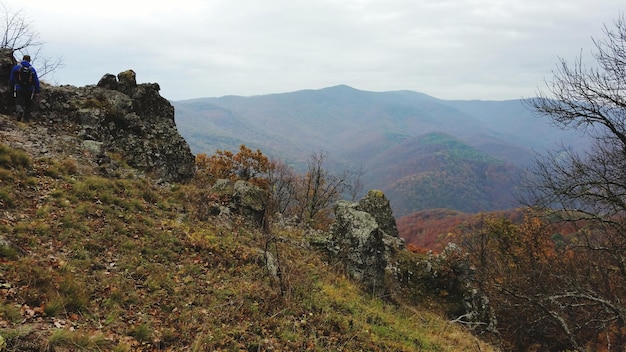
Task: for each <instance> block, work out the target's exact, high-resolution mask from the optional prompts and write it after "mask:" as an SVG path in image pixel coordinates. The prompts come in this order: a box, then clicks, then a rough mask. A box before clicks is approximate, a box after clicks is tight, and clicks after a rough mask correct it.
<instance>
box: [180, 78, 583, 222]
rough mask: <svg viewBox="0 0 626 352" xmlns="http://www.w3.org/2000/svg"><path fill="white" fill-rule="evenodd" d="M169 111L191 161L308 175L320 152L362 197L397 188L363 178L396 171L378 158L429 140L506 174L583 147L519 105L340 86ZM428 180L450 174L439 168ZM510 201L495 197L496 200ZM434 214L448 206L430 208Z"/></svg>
mask: <svg viewBox="0 0 626 352" xmlns="http://www.w3.org/2000/svg"><path fill="white" fill-rule="evenodd" d="M172 103H173V105H174V106H175V108H176V113H177V124H178V126H179V129H180V132H181V134H182V135H183V136H184V137H185V138H186V139H187V141H188V142H189V144H190V146H191V148H192V150H193V151H194V152H195V153H207V154H211V153H213V152H214V151H215V149H222V150H223V149H226V150H236V149H237V148H238V147H239V144H243V143H245V144H246V146H248V147H251V148H255V149H260V150H262V151H263V153H265V154H266V155H268V156H270V157H274V158H278V159H281V160H284V161H285V162H287V163H288V164H290V165H295V166H298V165H305V163H306V160H307V158H308V157H309V156H310V154H312V153H314V152H319V151H324V152H326V153H327V154H328V156H329V158H328V165H327V166H328V167H329V168H330V169H331V170H342V169H362V170H363V171H364V179H365V180H366V182H365V188H368V189H371V188H376V189H382V190H389V189H391V187H392V185H393V184H395V183H397V181H399V180H398V179H396V180H387V181H383V180H382V179H380V178H379V177H374V176H371V175H370V176H368V174H380V173H381V172H379V170H386V169H389V168H399V167H400V165H389V163H388V162H387V161H386V160H385V157H384V156H385V155H389V153H390V151H394V150H397V151H400V150H401V149H394V148H402V146H403V145H406V144H407V143H409V142H407V141H410V140H412V139H413V138H418V137H419V136H423V135H426V134H429V133H439V132H440V133H446V134H448V135H450V136H452V137H454V138H456V139H457V140H458V141H459V142H461V143H464V144H466V145H467V146H469V147H471V148H474V149H475V150H476V151H477V152H480V153H483V154H485V155H486V156H489V157H492V158H495V159H499V160H501V161H502V162H504V163H508V164H510V165H511V167H510V168H511V169H514V168H523V167H525V166H526V165H528V164H529V163H531V162H532V161H533V160H534V158H535V156H536V152H537V151H543V150H546V149H549V148H555V147H556V146H557V145H558V144H559V143H561V142H562V143H563V144H564V145H565V146H568V147H572V148H574V149H579V148H582V147H584V146H579V143H580V141H581V138H580V136H576V135H573V134H572V133H568V132H567V131H561V130H559V129H557V128H555V127H553V126H550V125H549V124H548V123H547V122H545V121H544V120H542V119H538V118H537V117H535V116H534V115H533V114H532V112H531V111H529V110H528V109H527V108H526V106H524V105H523V104H522V101H521V100H506V101H482V100H471V101H462V100H442V99H438V98H435V97H432V96H429V95H427V94H424V93H419V92H414V91H409V90H400V91H388V92H369V91H363V90H359V89H355V88H352V87H350V86H347V85H338V86H333V87H328V88H322V89H317V90H313V89H307V90H299V91H295V92H288V93H277V94H269V95H257V96H252V97H240V96H225V97H219V98H199V99H193V100H186V101H178V102H172ZM194 109H195V110H194ZM229 120H230V121H229ZM411 158H417V159H420V158H421V156H412V157H411ZM398 163H409V164H411V163H414V161H411V160H406V159H405V160H398ZM440 166H441V167H444V166H445V165H444V164H441V165H440ZM434 171H437V172H444V173H445V172H447V170H446V169H445V168H443V169H438V170H434ZM382 173H384V171H383V172H382ZM386 176H387V177H386V179H388V178H389V176H393V175H386ZM471 186H472V187H473V185H471ZM415 187H417V185H415V186H413V187H412V189H413V190H414V188H415ZM481 187H482V186H481ZM414 191H415V190H414ZM511 191H512V190H511V189H501V192H502V193H505V192H508V193H511ZM397 197H403V195H402V194H401V192H397V194H395V195H391V197H390V198H391V200H392V204H404V203H407V202H406V201H405V199H402V198H400V199H398V198H397ZM498 198H502V196H498ZM483 203H484V202H483ZM433 206H434V207H435V208H438V207H443V206H445V204H441V203H437V202H435V203H433ZM502 206H503V205H502V203H501V202H499V201H497V200H494V201H490V200H487V201H486V207H485V204H482V205H479V204H473V205H472V204H464V205H463V206H462V208H461V209H458V210H463V211H474V212H475V211H481V210H497V209H500V207H502ZM415 210H421V209H411V208H405V207H404V206H402V207H400V206H397V205H394V211H395V212H398V213H403V214H404V213H409V212H411V211H415Z"/></svg>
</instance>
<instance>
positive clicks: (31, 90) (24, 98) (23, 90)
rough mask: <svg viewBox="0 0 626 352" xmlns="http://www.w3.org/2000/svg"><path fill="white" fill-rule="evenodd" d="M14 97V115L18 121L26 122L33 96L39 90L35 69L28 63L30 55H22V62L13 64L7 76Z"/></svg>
mask: <svg viewBox="0 0 626 352" xmlns="http://www.w3.org/2000/svg"><path fill="white" fill-rule="evenodd" d="M9 81H10V82H11V86H12V87H13V97H15V115H16V117H17V120H18V121H22V119H24V122H28V120H29V119H30V112H31V109H32V106H33V98H35V95H36V94H39V92H41V87H40V86H39V77H38V76H37V71H35V68H34V67H33V66H32V65H31V64H30V55H24V58H23V59H22V62H20V63H19V64H17V65H15V66H14V67H13V70H11V76H10V78H9Z"/></svg>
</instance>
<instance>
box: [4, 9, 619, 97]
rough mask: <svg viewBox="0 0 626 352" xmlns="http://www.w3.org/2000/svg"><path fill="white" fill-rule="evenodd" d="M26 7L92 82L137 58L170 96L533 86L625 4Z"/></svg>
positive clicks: (451, 93) (490, 90)
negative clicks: (325, 89) (346, 87)
mask: <svg viewBox="0 0 626 352" xmlns="http://www.w3.org/2000/svg"><path fill="white" fill-rule="evenodd" d="M7 5H9V7H10V8H13V9H23V11H24V13H25V14H27V15H28V17H29V18H30V19H31V20H32V22H33V25H34V26H35V27H36V28H37V30H38V31H39V32H40V33H41V37H42V39H43V40H45V41H46V42H47V46H46V48H45V49H46V53H47V54H49V56H62V57H64V61H65V64H66V66H65V67H64V68H63V69H61V70H59V71H58V72H57V74H56V77H55V80H57V81H58V83H62V84H73V85H85V84H94V83H96V82H97V81H98V79H99V78H100V77H101V76H102V75H103V74H104V73H117V72H120V71H122V70H125V69H128V68H132V69H134V70H135V71H136V72H137V75H138V80H139V81H140V82H158V83H159V84H160V85H161V88H162V94H163V96H165V97H166V98H169V99H174V100H178V99H186V98H195V97H204V96H221V95H228V94H235V95H255V94H268V93H277V92H286V91H292V90H298V89H309V88H312V89H316V88H322V87H326V86H331V85H336V84H348V85H351V86H353V87H355V88H359V89H365V90H374V91H384V90H399V89H410V90H416V91H420V92H424V93H426V94H430V95H433V96H436V97H440V98H449V99H516V98H521V97H528V96H530V95H532V94H534V91H535V88H536V87H537V86H540V85H541V84H542V81H543V78H544V77H546V76H549V75H550V74H551V70H552V69H553V68H554V67H555V65H556V63H557V60H558V56H561V57H564V58H572V59H573V58H574V57H575V56H576V55H578V54H579V53H580V51H581V49H585V50H589V49H591V48H592V42H591V39H590V38H591V37H602V32H601V29H602V26H603V24H609V25H610V24H611V22H612V21H613V20H614V19H615V18H617V17H618V16H619V14H620V11H621V10H622V8H621V6H622V4H621V1H613V0H599V1H595V2H590V1H587V0H570V1H545V0H542V1H539V0H428V1H425V0H347V1H346V0H344V1H331V0H309V1H289V0H265V1H253V0H241V1H225V0H210V1H200V0H197V1H185V2H184V3H182V2H172V1H165V0H156V1H151V2H142V1H132V0H126V1H121V0H108V1H106V2H105V1H96V2H84V1H83V2H79V1H69V0H57V1H55V2H50V1H47V0H31V1H29V2H25V3H22V2H20V1H17V0H11V1H7Z"/></svg>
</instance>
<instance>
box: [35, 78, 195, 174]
mask: <svg viewBox="0 0 626 352" xmlns="http://www.w3.org/2000/svg"><path fill="white" fill-rule="evenodd" d="M159 90H160V87H159V85H158V84H154V83H151V84H150V83H147V84H137V83H136V81H135V73H134V72H133V71H130V70H129V71H125V72H122V73H120V74H119V75H118V77H117V78H116V77H115V76H113V75H111V74H106V75H104V76H103V77H102V79H101V80H100V82H99V83H98V85H97V86H86V87H80V88H77V87H73V86H60V87H44V89H42V93H41V95H40V97H39V99H38V100H37V101H36V108H35V118H34V120H35V121H37V120H40V121H43V122H48V123H54V124H68V123H69V124H72V125H74V126H75V128H76V130H77V131H76V133H77V134H78V136H79V137H81V138H82V139H83V140H84V141H85V145H88V146H89V149H91V150H92V151H94V152H96V153H95V154H96V155H98V154H99V155H100V159H102V155H103V154H105V152H109V153H114V154H119V155H121V156H122V159H123V160H125V161H126V162H127V163H128V164H129V165H130V166H132V167H135V168H137V169H139V170H142V171H145V172H147V173H149V174H152V175H154V176H156V177H158V178H161V179H162V180H164V181H168V182H169V181H185V180H187V179H189V178H190V177H192V176H193V173H194V171H195V160H194V156H193V154H191V150H190V148H189V145H188V144H187V142H186V141H185V140H184V139H183V138H182V136H181V135H180V134H179V133H178V130H177V129H176V124H175V122H174V107H173V106H172V105H171V104H170V103H169V102H168V101H167V100H166V99H165V98H163V97H161V96H160V94H159ZM37 114H39V116H37ZM98 151H99V152H98Z"/></svg>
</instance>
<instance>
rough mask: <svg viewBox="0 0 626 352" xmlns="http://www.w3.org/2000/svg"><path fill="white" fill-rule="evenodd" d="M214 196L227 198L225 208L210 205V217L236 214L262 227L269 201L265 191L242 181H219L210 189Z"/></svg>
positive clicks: (218, 205) (215, 204) (216, 204)
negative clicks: (211, 209)
mask: <svg viewBox="0 0 626 352" xmlns="http://www.w3.org/2000/svg"><path fill="white" fill-rule="evenodd" d="M211 190H212V191H213V192H215V193H216V194H218V195H220V196H222V197H226V198H228V200H229V201H228V202H226V203H225V204H227V207H226V206H224V205H221V204H218V203H214V204H213V205H210V204H209V206H211V207H212V208H213V209H214V210H213V211H212V212H209V213H210V214H212V215H230V214H237V215H241V216H243V217H244V218H246V219H248V220H250V221H251V222H252V223H253V224H254V225H256V226H262V225H263V221H264V219H265V208H266V207H267V201H268V199H269V197H268V194H267V191H265V190H263V189H261V188H259V187H258V186H255V185H253V184H252V183H250V182H247V181H244V180H237V181H235V182H233V181H230V180H225V179H220V180H217V181H216V182H215V184H214V185H213V187H212V189H211Z"/></svg>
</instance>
